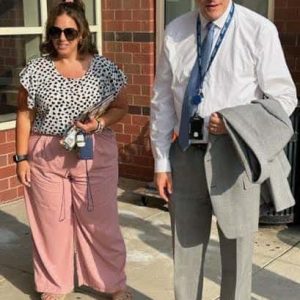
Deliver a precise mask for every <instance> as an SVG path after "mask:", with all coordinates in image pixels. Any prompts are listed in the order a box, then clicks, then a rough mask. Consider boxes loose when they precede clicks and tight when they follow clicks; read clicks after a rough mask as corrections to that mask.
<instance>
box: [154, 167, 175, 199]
mask: <svg viewBox="0 0 300 300" xmlns="http://www.w3.org/2000/svg"><path fill="white" fill-rule="evenodd" d="M154 182H155V184H156V187H157V190H158V192H159V195H160V197H161V198H163V199H164V200H165V201H167V202H168V201H169V199H170V195H171V194H172V192H173V184H172V176H171V173H170V172H158V173H155V175H154Z"/></svg>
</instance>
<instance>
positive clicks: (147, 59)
mask: <svg viewBox="0 0 300 300" xmlns="http://www.w3.org/2000/svg"><path fill="white" fill-rule="evenodd" d="M133 62H134V63H137V64H151V63H152V64H153V63H154V55H153V54H150V53H149V54H136V55H134V57H133Z"/></svg>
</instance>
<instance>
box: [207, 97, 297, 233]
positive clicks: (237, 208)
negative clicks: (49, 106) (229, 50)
mask: <svg viewBox="0 0 300 300" xmlns="http://www.w3.org/2000/svg"><path fill="white" fill-rule="evenodd" d="M219 113H220V114H221V115H222V116H223V119H224V121H225V124H226V127H227V130H228V133H229V134H228V135H222V136H213V135H212V136H211V141H210V144H209V147H208V151H207V153H206V156H205V168H206V177H207V183H208V188H209V191H210V195H211V200H212V205H213V208H214V212H215V214H216V216H217V219H218V222H219V225H220V227H221V229H222V230H223V232H224V234H225V235H226V236H227V237H228V238H236V237H240V236H244V235H246V234H247V233H249V232H253V231H256V230H257V229H258V219H259V206H260V190H261V184H262V183H264V184H267V185H268V188H269V189H270V193H271V195H272V196H273V201H274V206H275V208H276V210H278V211H279V210H283V209H286V208H288V207H290V206H292V205H294V203H295V201H294V199H293V196H292V194H291V191H290V187H289V184H288V182H287V176H288V174H289V171H290V165H289V163H288V161H287V158H286V156H285V154H284V152H283V148H284V147H285V146H286V144H287V143H288V141H289V140H290V138H291V136H292V135H293V129H292V125H291V122H290V119H289V117H288V115H287V114H286V112H285V111H284V110H283V108H282V107H281V105H280V103H279V102H278V101H276V100H271V99H264V100H257V101H254V102H252V103H251V104H248V105H241V106H235V107H231V108H226V109H223V110H221V111H219Z"/></svg>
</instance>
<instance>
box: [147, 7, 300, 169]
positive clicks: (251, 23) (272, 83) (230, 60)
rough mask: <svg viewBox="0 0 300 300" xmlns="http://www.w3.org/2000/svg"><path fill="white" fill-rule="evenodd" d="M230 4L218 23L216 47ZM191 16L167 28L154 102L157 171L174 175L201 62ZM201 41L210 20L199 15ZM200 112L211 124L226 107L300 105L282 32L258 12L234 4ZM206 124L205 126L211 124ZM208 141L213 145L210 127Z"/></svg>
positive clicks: (194, 16) (195, 13)
mask: <svg viewBox="0 0 300 300" xmlns="http://www.w3.org/2000/svg"><path fill="white" fill-rule="evenodd" d="M230 7H231V3H230V4H229V6H228V8H227V10H226V11H225V13H224V14H223V15H222V16H221V17H220V18H219V19H218V20H216V21H214V24H215V25H216V29H215V34H214V44H215V43H216V41H217V39H218V36H219V33H220V30H221V29H222V27H223V25H224V23H225V21H226V19H227V16H228V14H229V11H230ZM198 14H199V12H198V11H193V12H189V13H187V14H185V15H183V16H181V17H179V18H177V19H175V20H174V21H172V22H171V23H170V24H169V25H168V26H167V28H166V31H165V39H164V44H163V47H162V50H161V55H160V59H159V63H158V66H157V72H156V80H155V85H154V96H153V98H152V100H151V134H150V135H151V142H152V151H153V155H154V160H155V172H170V170H171V168H170V162H169V149H170V146H171V143H172V137H173V133H174V132H175V133H176V134H178V133H179V126H180V116H181V110H182V103H183V99H184V93H185V90H186V87H187V84H188V81H189V76H190V73H191V70H192V68H193V66H194V63H195V61H196V59H197V27H196V24H197V16H198ZM200 18H201V27H202V29H201V33H202V34H201V38H202V40H203V38H204V37H205V35H206V32H205V31H206V29H205V26H206V24H207V22H208V21H207V20H205V19H204V17H203V16H202V15H201V14H200ZM203 94H204V99H203V100H202V102H201V104H200V105H199V107H198V113H199V115H200V116H201V117H203V118H204V119H205V124H206V125H207V123H208V120H209V117H210V115H211V114H212V113H213V112H217V111H219V110H221V109H223V108H226V107H233V106H236V105H242V104H248V103H250V102H251V101H252V100H255V99H262V98H263V97H264V96H266V97H269V98H273V99H276V100H278V101H279V102H280V103H281V105H282V106H283V108H284V109H285V110H286V112H287V113H288V114H291V113H292V112H293V110H294V108H295V106H296V105H297V94H296V88H295V85H294V83H293V80H292V78H291V75H290V72H289V70H288V68H287V65H286V62H285V58H284V54H283V51H282V47H281V44H280V40H279V37H278V32H277V29H276V27H275V25H274V24H273V23H271V22H270V21H269V20H268V19H266V18H264V17H262V16H260V15H259V14H257V13H255V12H253V11H251V10H249V9H247V8H245V7H242V6H239V5H235V12H234V16H233V19H232V22H231V24H230V26H229V28H228V30H227V33H226V35H225V38H224V40H223V42H222V44H221V47H220V49H219V51H218V53H217V55H216V57H215V59H214V61H213V63H212V65H211V67H210V69H209V71H208V73H207V74H206V77H205V80H204V84H203ZM206 125H205V126H206ZM204 139H205V140H206V141H208V133H207V129H206V128H205V134H204Z"/></svg>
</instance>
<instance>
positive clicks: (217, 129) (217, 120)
mask: <svg viewBox="0 0 300 300" xmlns="http://www.w3.org/2000/svg"><path fill="white" fill-rule="evenodd" d="M207 127H208V132H209V133H210V134H215V135H221V134H227V129H226V127H225V124H224V121H223V119H222V117H221V116H220V114H218V113H212V114H211V116H210V119H209V123H208V126H207Z"/></svg>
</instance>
